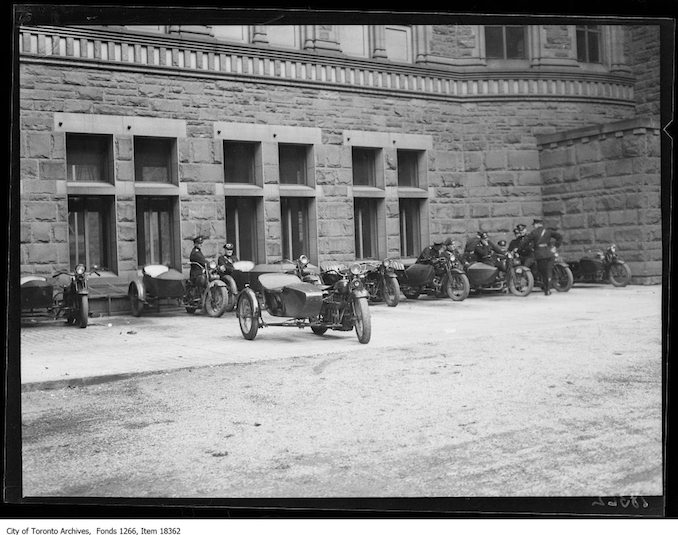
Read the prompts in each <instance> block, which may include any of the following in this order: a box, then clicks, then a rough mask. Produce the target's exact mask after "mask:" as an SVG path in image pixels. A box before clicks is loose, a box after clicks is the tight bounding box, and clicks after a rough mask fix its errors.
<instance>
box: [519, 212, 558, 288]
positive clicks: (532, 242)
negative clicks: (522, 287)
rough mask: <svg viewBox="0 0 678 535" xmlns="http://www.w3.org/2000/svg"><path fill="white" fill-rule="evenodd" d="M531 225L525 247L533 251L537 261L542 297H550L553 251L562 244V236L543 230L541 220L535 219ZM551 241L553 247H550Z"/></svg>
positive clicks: (555, 232)
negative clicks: (542, 291)
mask: <svg viewBox="0 0 678 535" xmlns="http://www.w3.org/2000/svg"><path fill="white" fill-rule="evenodd" d="M532 225H533V227H534V228H533V230H532V232H530V233H529V234H528V235H527V239H526V245H528V246H529V247H531V248H532V250H533V251H534V258H535V260H536V261H537V269H538V270H539V274H540V275H541V280H542V289H543V290H544V295H551V278H552V277H553V262H554V259H555V249H556V248H558V247H560V244H561V243H563V236H562V235H561V234H560V233H559V232H557V231H556V230H552V229H547V228H545V227H544V222H543V220H542V219H539V218H537V219H535V220H534V221H533V222H532ZM552 241H553V242H554V244H555V247H554V246H553V245H552Z"/></svg>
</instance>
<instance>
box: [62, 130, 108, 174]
mask: <svg viewBox="0 0 678 535" xmlns="http://www.w3.org/2000/svg"><path fill="white" fill-rule="evenodd" d="M109 146H110V137H109V136H100V135H88V134H87V135H85V134H66V166H67V178H68V180H76V181H95V182H107V181H108V155H109Z"/></svg>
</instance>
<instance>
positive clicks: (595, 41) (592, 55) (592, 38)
mask: <svg viewBox="0 0 678 535" xmlns="http://www.w3.org/2000/svg"><path fill="white" fill-rule="evenodd" d="M587 37H588V53H589V54H588V55H589V57H588V60H589V62H591V63H599V62H600V36H599V34H598V32H596V31H591V32H588V36H587Z"/></svg>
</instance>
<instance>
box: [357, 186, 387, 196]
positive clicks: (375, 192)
mask: <svg viewBox="0 0 678 535" xmlns="http://www.w3.org/2000/svg"><path fill="white" fill-rule="evenodd" d="M353 196H354V197H368V198H372V199H383V198H384V197H386V192H385V191H384V190H383V189H381V188H376V187H374V186H353Z"/></svg>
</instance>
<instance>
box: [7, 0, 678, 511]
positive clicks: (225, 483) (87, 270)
mask: <svg viewBox="0 0 678 535" xmlns="http://www.w3.org/2000/svg"><path fill="white" fill-rule="evenodd" d="M415 7H416V6H415ZM14 15H15V17H14V18H15V21H16V27H15V31H16V36H15V45H16V50H15V51H14V52H15V59H16V66H15V80H14V81H13V87H14V89H15V93H16V94H15V100H14V102H15V106H16V109H15V113H14V119H15V126H16V129H15V138H14V141H15V144H14V150H15V155H16V162H17V164H16V165H15V167H14V170H15V172H14V173H13V176H12V184H13V189H14V195H15V197H14V201H13V204H12V206H13V212H12V217H14V218H15V220H14V221H15V224H14V223H12V225H13V227H14V228H15V230H16V232H15V233H13V234H14V235H13V238H12V246H11V251H10V252H11V253H12V256H11V260H10V275H12V274H13V275H12V276H13V277H14V278H13V279H12V281H13V283H15V284H14V285H13V290H12V293H11V295H10V297H11V299H12V302H11V303H10V304H11V305H12V307H13V308H12V309H11V310H12V311H13V312H12V313H13V314H16V316H15V319H16V321H15V322H13V323H12V325H13V327H11V328H15V334H16V337H17V343H16V344H15V346H14V349H15V351H14V352H12V346H9V347H10V352H9V353H10V354H9V356H8V359H9V361H11V362H12V363H13V364H12V366H14V370H15V373H14V377H15V378H16V384H15V386H14V387H13V388H15V389H16V391H17V392H18V393H19V395H18V398H19V399H18V407H17V409H16V410H17V415H18V422H17V429H18V433H17V435H18V438H17V440H18V451H16V452H15V454H14V457H11V458H12V459H16V460H17V463H19V464H18V468H17V472H18V474H17V475H16V478H15V481H17V485H18V487H17V488H15V490H14V494H13V495H14V496H15V499H16V500H17V501H18V502H24V503H62V502H64V503H68V500H74V501H75V502H77V503H81V504H83V503H84V504H86V503H100V502H102V501H103V502H106V501H113V502H114V501H116V500H118V501H120V500H122V502H119V503H137V504H142V503H145V502H144V500H151V501H152V500H159V501H160V502H162V503H172V501H173V500H190V501H191V503H195V504H211V505H214V504H219V503H223V504H225V505H229V504H232V503H235V502H233V500H236V501H237V500H240V499H249V500H254V501H251V502H246V503H249V504H256V503H258V502H256V500H269V499H272V500H273V502H266V503H268V504H269V505H270V504H275V503H277V502H276V500H289V499H293V500H296V501H295V502H294V503H296V504H297V505H296V506H297V507H301V508H304V507H310V508H312V507H313V503H314V500H316V499H337V500H339V502H338V505H337V506H336V507H337V508H339V509H341V508H342V507H348V508H349V509H353V510H360V508H361V503H362V504H363V505H365V506H366V505H367V504H371V505H370V507H374V503H376V502H371V501H370V500H373V499H379V500H383V501H381V502H378V503H380V504H381V505H380V506H379V507H377V509H379V508H380V507H383V508H384V509H383V510H401V509H402V508H405V509H407V508H408V507H409V506H408V505H406V504H407V503H411V502H408V501H407V500H418V499H431V500H432V501H431V502H430V503H429V502H422V503H424V505H421V508H423V509H424V510H435V511H440V512H443V511H446V510H457V509H459V508H462V509H463V507H464V506H462V505H459V503H460V502H459V500H469V499H470V500H471V501H470V502H463V503H471V504H472V503H473V500H481V501H482V500H485V501H484V502H482V504H483V505H480V506H478V507H472V506H468V507H471V508H472V509H473V510H476V511H477V510H480V509H483V508H490V509H492V508H496V507H499V510H502V509H501V507H502V506H501V505H496V504H495V502H494V501H492V500H493V499H495V498H505V499H519V498H526V499H527V498H530V499H541V500H542V501H543V503H550V502H548V500H549V499H555V498H557V499H561V498H562V499H578V500H579V501H577V505H576V511H574V510H572V511H571V512H581V513H583V514H587V515H593V516H595V515H603V516H605V515H618V516H640V517H647V516H654V517H662V516H663V514H664V506H665V502H664V495H665V484H666V472H665V469H666V465H665V412H664V410H665V403H664V401H665V386H666V385H665V382H666V381H665V379H666V377H665V371H666V369H665V368H666V362H667V360H666V359H667V357H668V353H667V345H666V340H665V336H666V334H667V332H668V331H667V323H666V319H667V316H666V312H667V310H668V305H667V303H668V298H669V294H668V288H667V281H668V276H669V273H668V271H667V259H668V255H669V250H670V249H669V247H670V234H669V203H670V200H671V199H670V196H669V193H670V184H671V180H672V175H671V171H670V167H669V166H667V161H668V160H667V158H668V156H669V154H668V153H667V150H668V151H670V150H671V145H670V139H669V136H668V134H667V132H666V130H665V127H666V126H667V110H668V113H669V114H670V116H672V114H673V110H672V108H671V107H670V106H667V102H668V101H669V100H668V98H669V97H670V96H671V94H672V91H673V88H672V86H671V83H672V82H670V83H669V85H668V86H667V84H666V82H667V80H666V75H667V73H669V74H671V75H672V71H671V68H672V65H673V62H674V58H673V53H674V51H673V48H671V47H669V48H666V47H664V46H663V44H662V43H664V44H665V43H666V36H667V35H671V36H674V32H675V27H674V26H673V24H672V21H667V19H660V18H658V19H653V18H651V17H647V18H641V17H637V16H636V17H628V18H625V17H614V18H612V17H607V18H605V17H598V18H596V17H585V16H579V17H574V16H572V17H542V18H538V17H534V16H527V15H523V16H508V15H496V16H490V15H489V14H488V15H487V16H484V15H483V16H481V15H473V16H468V15H467V16H463V15H462V14H459V15H455V14H454V13H451V12H449V13H441V14H438V15H436V16H433V15H431V14H428V13H416V12H413V13H411V14H403V13H387V14H384V13H381V12H380V13H370V12H369V11H365V12H360V13H351V12H341V11H337V12H329V11H298V10H287V11H285V10H282V9H279V10H272V9H268V10H267V9H256V8H253V9H250V10H244V9H235V8H233V9H230V8H228V7H212V8H204V9H194V10H186V9H184V10H173V9H171V8H161V7H159V6H158V7H156V8H149V7H147V8H145V9H144V8H142V7H141V6H140V7H139V8H138V9H135V8H134V7H133V6H126V7H120V8H118V9H117V10H116V9H115V8H111V7H110V6H109V7H108V8H99V9H94V8H86V7H83V6H81V7H80V8H79V9H68V8H65V7H63V6H56V5H55V6H49V5H44V4H40V5H29V4H26V5H17V6H15V14H14ZM667 22H671V23H670V24H667ZM674 37H675V36H674ZM667 65H668V67H669V68H667ZM10 223H11V222H10ZM12 296H13V297H12ZM19 318H20V320H19ZM399 499H405V501H403V502H400V501H398V500H399ZM443 499H449V500H448V501H445V500H443ZM229 500H231V501H229ZM341 500H343V501H341ZM450 500H451V501H450ZM455 500H457V501H455ZM316 503H317V502H316ZM417 503H419V502H417ZM427 503H428V505H426V504H427ZM512 503H513V504H514V505H512V506H511V507H518V508H520V507H521V506H520V505H515V503H519V501H515V500H514V502H512ZM525 503H528V502H527V501H526V502H525ZM341 504H344V505H341ZM346 504H348V505H346ZM398 504H401V505H398ZM402 504H404V505H402ZM488 504H495V505H488ZM417 507H419V506H417ZM525 507H526V508H527V509H528V510H529V507H528V505H525ZM479 508H480V509H479ZM463 510H466V509H463Z"/></svg>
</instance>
